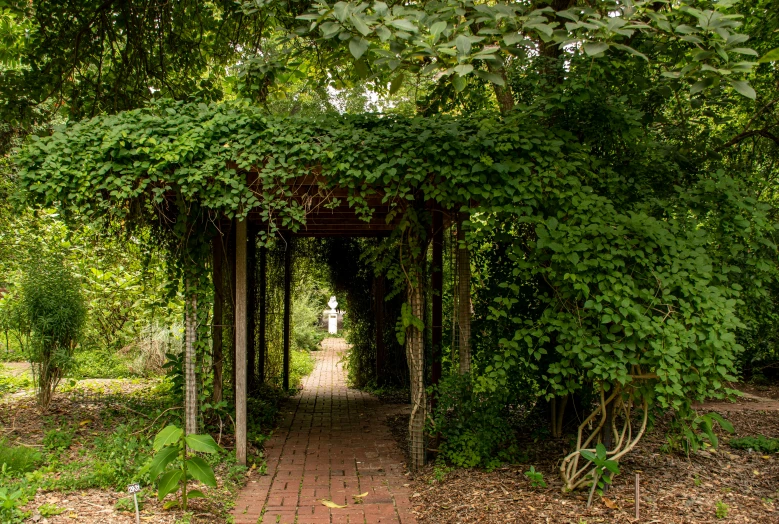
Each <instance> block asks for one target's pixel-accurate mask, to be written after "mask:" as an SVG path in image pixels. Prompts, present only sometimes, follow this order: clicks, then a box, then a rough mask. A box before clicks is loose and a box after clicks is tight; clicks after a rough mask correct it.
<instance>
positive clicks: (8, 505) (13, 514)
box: [0, 488, 27, 524]
mask: <svg viewBox="0 0 779 524" xmlns="http://www.w3.org/2000/svg"><path fill="white" fill-rule="evenodd" d="M26 503H27V498H26V497H25V496H24V492H23V491H22V490H20V489H19V490H15V491H9V490H8V488H0V522H2V523H3V524H16V523H17V522H23V521H24V519H25V518H26V517H27V514H26V513H24V512H22V510H21V507H22V506H23V505H25V504H26Z"/></svg>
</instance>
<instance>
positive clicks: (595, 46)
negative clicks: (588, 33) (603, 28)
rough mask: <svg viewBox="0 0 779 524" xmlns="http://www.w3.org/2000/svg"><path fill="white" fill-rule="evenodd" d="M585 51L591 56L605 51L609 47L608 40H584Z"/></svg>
mask: <svg viewBox="0 0 779 524" xmlns="http://www.w3.org/2000/svg"><path fill="white" fill-rule="evenodd" d="M582 47H583V48H584V52H585V53H587V54H588V55H590V56H595V55H598V54H600V53H603V52H605V51H606V50H607V49H608V48H609V44H607V43H606V42H584V44H583V45H582Z"/></svg>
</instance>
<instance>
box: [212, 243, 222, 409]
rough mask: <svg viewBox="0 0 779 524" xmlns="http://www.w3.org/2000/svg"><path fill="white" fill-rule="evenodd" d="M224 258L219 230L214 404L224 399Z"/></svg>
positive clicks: (214, 269) (215, 277)
mask: <svg viewBox="0 0 779 524" xmlns="http://www.w3.org/2000/svg"><path fill="white" fill-rule="evenodd" d="M223 258H224V242H223V241H222V233H221V232H217V234H216V236H214V238H213V240H212V242H211V280H212V282H213V285H214V314H213V325H212V328H211V341H212V342H211V344H212V346H211V348H212V355H211V358H212V367H213V370H214V391H213V395H212V397H211V398H212V400H213V402H214V404H216V403H218V402H221V401H222V369H223V365H224V356H223V354H222V349H223V344H222V334H223V333H224V317H223V314H222V308H223V306H224V299H225V296H224V275H223V274H222V259H223Z"/></svg>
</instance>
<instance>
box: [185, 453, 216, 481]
mask: <svg viewBox="0 0 779 524" xmlns="http://www.w3.org/2000/svg"><path fill="white" fill-rule="evenodd" d="M186 465H187V473H189V474H190V475H192V478H194V479H196V480H199V481H200V482H202V483H203V484H205V485H206V486H209V487H212V488H215V487H216V478H215V477H214V472H213V471H212V470H211V466H209V465H208V464H207V463H206V461H205V460H203V459H202V458H200V457H191V458H189V459H187V461H186Z"/></svg>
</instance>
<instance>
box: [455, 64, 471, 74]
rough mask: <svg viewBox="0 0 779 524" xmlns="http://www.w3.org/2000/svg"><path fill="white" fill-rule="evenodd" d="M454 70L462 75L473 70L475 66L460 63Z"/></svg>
mask: <svg viewBox="0 0 779 524" xmlns="http://www.w3.org/2000/svg"><path fill="white" fill-rule="evenodd" d="M454 70H455V71H456V72H457V74H458V75H460V76H465V75H467V74H469V73H470V72H472V71H473V66H472V65H471V64H460V65H458V66H456V67H455V68H454Z"/></svg>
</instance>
